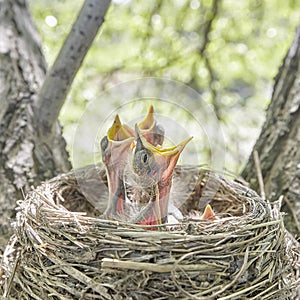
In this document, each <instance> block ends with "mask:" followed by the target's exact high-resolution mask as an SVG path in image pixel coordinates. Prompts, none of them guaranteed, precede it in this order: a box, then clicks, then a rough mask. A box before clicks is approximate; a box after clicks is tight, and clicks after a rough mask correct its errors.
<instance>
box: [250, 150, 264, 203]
mask: <svg viewBox="0 0 300 300" xmlns="http://www.w3.org/2000/svg"><path fill="white" fill-rule="evenodd" d="M253 158H254V164H255V169H256V174H257V179H258V184H259V190H260V195H261V198H262V199H263V200H266V194H265V185H264V180H263V176H262V172H261V166H260V160H259V156H258V152H257V150H254V151H253Z"/></svg>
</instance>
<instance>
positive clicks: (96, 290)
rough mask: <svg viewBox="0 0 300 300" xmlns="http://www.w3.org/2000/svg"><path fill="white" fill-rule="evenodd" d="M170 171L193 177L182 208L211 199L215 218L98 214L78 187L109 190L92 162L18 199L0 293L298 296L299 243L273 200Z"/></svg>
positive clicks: (186, 171)
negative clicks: (146, 223)
mask: <svg viewBox="0 0 300 300" xmlns="http://www.w3.org/2000/svg"><path fill="white" fill-rule="evenodd" d="M176 176H177V177H178V178H180V176H184V178H186V176H189V178H190V179H189V180H190V182H193V184H191V186H193V189H192V191H191V193H190V195H189V199H188V200H187V201H186V202H185V203H184V205H182V206H181V210H182V212H183V213H184V214H186V215H188V214H189V213H190V212H191V211H192V210H197V209H199V207H201V206H203V203H202V202H203V201H204V202H205V201H206V200H207V199H209V198H210V200H211V204H212V206H213V207H214V209H215V210H216V211H217V213H218V214H219V215H221V216H222V217H221V218H220V220H217V221H201V220H194V219H193V218H191V217H189V218H186V219H185V220H184V221H182V222H180V223H179V224H176V225H173V226H172V225H170V224H166V225H160V226H158V228H159V230H157V231H149V230H145V227H143V226H140V225H134V224H128V223H123V222H120V221H113V220H105V219H102V218H100V217H99V215H100V212H99V211H97V210H95V209H94V207H93V206H91V205H90V204H89V203H88V202H87V201H86V198H85V196H84V195H83V193H82V187H80V186H79V184H78V182H80V178H81V177H84V178H85V182H86V184H87V185H86V188H87V189H88V190H91V189H92V190H93V189H95V191H96V190H97V189H98V192H99V187H101V188H100V193H102V194H103V195H105V194H106V193H107V190H106V187H105V185H103V183H102V185H101V184H100V178H101V177H102V178H103V177H105V175H104V174H103V170H102V169H101V170H100V172H99V171H97V170H96V169H95V168H92V167H87V168H84V169H82V170H80V172H78V173H77V176H75V175H74V173H68V174H65V175H61V176H59V177H57V178H54V179H52V180H50V181H48V182H46V183H44V184H43V185H41V186H39V187H38V188H36V189H34V190H33V191H32V192H31V193H30V194H29V195H28V196H27V198H26V199H25V200H24V201H19V203H18V205H19V206H18V213H17V220H16V222H15V223H14V229H15V234H14V236H13V237H12V238H11V240H10V243H9V244H8V246H7V248H6V250H5V254H4V258H3V262H2V267H1V275H2V278H1V287H0V291H1V293H2V294H3V295H4V299H39V300H41V299H43V300H44V299H87V300H89V299H220V300H221V299H222V300H225V299H300V296H299V295H300V294H299V293H300V291H299V283H300V282H299V270H300V259H299V257H300V255H299V245H298V244H297V243H296V241H295V240H294V239H293V238H292V237H291V236H290V235H289V234H288V233H287V232H286V230H285V229H284V226H283V220H282V215H281V214H280V212H279V205H278V203H277V204H275V205H273V206H271V205H270V204H269V203H268V202H266V201H263V200H262V199H261V198H260V197H259V196H258V195H257V194H256V193H255V192H253V191H251V190H249V189H248V188H247V187H244V186H242V185H240V184H238V183H235V182H232V181H227V180H225V179H224V178H223V177H221V176H219V175H217V174H215V173H213V172H211V171H205V170H201V169H199V168H196V167H195V168H183V167H182V168H177V171H176ZM175 180H176V179H175ZM203 199H204V200H203ZM205 199H206V200H205ZM94 200H95V201H96V200H97V199H94ZM100 211H101V207H100ZM152 227H153V226H152Z"/></svg>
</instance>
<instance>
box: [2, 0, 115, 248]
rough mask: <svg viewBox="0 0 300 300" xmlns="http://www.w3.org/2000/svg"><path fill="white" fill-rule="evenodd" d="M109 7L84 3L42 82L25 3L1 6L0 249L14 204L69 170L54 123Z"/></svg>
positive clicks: (92, 0) (15, 0)
mask: <svg viewBox="0 0 300 300" xmlns="http://www.w3.org/2000/svg"><path fill="white" fill-rule="evenodd" d="M109 3H110V0H104V1H98V0H86V2H85V4H84V6H83V8H82V10H81V13H80V14H79V16H78V19H77V21H76V23H75V24H74V26H73V29H72V31H71V33H70V35H69V37H68V38H67V41H66V43H65V45H64V47H63V48H62V50H61V53H60V55H59V57H58V59H57V61H56V62H55V64H54V68H53V69H52V70H51V71H50V72H49V75H48V76H47V77H46V69H47V67H46V62H45V59H44V56H43V54H42V51H41V43H40V39H39V36H38V33H37V31H36V29H35V27H34V25H33V22H32V20H31V17H30V15H29V13H28V9H27V6H26V1H25V0H3V1H1V2H0V37H1V39H0V104H1V110H0V215H1V217H2V218H1V222H0V250H1V248H3V246H4V245H5V244H6V240H7V238H8V237H9V236H10V233H11V227H10V222H11V219H12V218H13V217H14V215H15V212H14V208H15V204H16V200H18V199H21V198H22V197H23V196H24V195H25V194H26V193H27V191H28V190H29V189H30V187H31V186H32V185H38V184H40V183H41V181H43V180H46V179H49V178H51V177H54V176H55V175H57V174H59V173H62V172H66V171H68V170H70V168H71V164H70V162H69V160H68V153H67V151H66V149H65V147H66V143H65V140H64V139H63V137H62V134H61V127H60V125H59V124H58V122H57V118H58V114H59V111H60V108H61V106H62V104H63V102H64V100H65V97H66V95H67V93H68V90H69V87H70V85H71V83H72V81H73V79H74V76H75V74H76V72H77V71H78V69H79V67H80V65H81V63H82V60H83V58H84V56H85V54H86V53H87V50H88V48H89V47H90V45H91V43H92V41H93V39H94V37H95V35H96V33H97V30H98V29H99V27H100V26H101V24H102V23H103V20H104V15H105V13H106V11H107V9H108V6H109ZM45 77H46V80H45ZM43 82H44V84H43ZM42 84H43V85H42ZM41 86H42V89H41ZM37 95H39V96H37Z"/></svg>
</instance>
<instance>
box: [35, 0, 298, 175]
mask: <svg viewBox="0 0 300 300" xmlns="http://www.w3.org/2000/svg"><path fill="white" fill-rule="evenodd" d="M82 4H83V1H82V0H80V1H71V0H52V1H46V0H35V1H33V0H29V7H30V11H31V13H32V15H33V19H34V22H35V23H36V26H37V28H38V31H39V32H40V35H41V38H42V43H43V50H44V54H45V56H46V60H47V62H48V65H49V67H50V66H51V65H52V64H53V62H54V60H55V57H56V56H57V54H58V52H59V49H60V47H61V46H62V43H63V41H64V39H65V37H66V35H67V34H68V32H69V31H70V29H71V26H72V23H73V22H74V20H75V19H76V16H77V12H78V11H79V9H80V7H81V5H82ZM299 21H300V3H299V1H297V0H293V1H291V0H288V1H286V0H273V1H262V0H244V1H234V0H215V1H213V0H202V1H200V0H188V1H186V0H164V1H155V0H154V1H142V0H131V1H130V0H127V1H125V0H115V1H113V3H112V5H111V7H110V9H109V12H108V14H107V16H106V22H105V24H104V26H103V27H102V28H101V30H100V32H99V34H98V35H97V37H96V39H95V41H94V43H93V46H92V47H91V49H90V50H89V52H88V55H87V57H86V59H85V61H84V63H83V65H82V67H81V69H80V71H79V72H78V74H77V76H76V78H75V80H74V83H73V86H72V89H71V91H70V94H69V96H68V99H67V101H66V103H65V105H64V107H63V110H62V112H61V115H60V120H61V122H62V124H63V126H64V136H65V138H66V140H67V142H68V148H69V149H70V150H71V148H72V144H73V140H74V134H75V132H76V128H77V124H78V122H79V120H80V118H81V116H82V113H83V112H84V110H85V107H86V105H87V103H89V102H91V101H95V99H97V98H99V97H101V96H100V95H101V94H102V93H103V91H105V90H107V89H108V88H111V87H112V86H115V85H117V84H119V83H122V82H125V81H128V80H132V79H137V78H141V77H146V76H150V77H159V78H168V79H172V80H176V81H179V82H182V83H184V84H186V85H188V86H190V87H191V88H193V89H194V90H195V91H197V92H198V93H200V94H201V97H202V99H203V101H205V102H206V103H207V104H208V105H210V106H211V107H212V108H213V109H214V112H215V114H216V116H217V118H218V121H219V123H220V126H221V128H222V130H223V133H224V137H225V149H224V152H226V162H225V167H226V169H227V170H230V171H231V172H234V173H238V172H239V171H241V169H242V167H243V165H244V164H245V163H246V160H247V157H248V155H249V154H250V152H251V149H252V146H253V144H254V142H255V140H256V138H257V137H258V134H259V132H260V128H261V125H262V123H263V121H264V117H265V112H264V111H265V109H266V108H267V106H268V103H269V102H270V99H271V95H272V86H273V83H274V77H275V76H276V74H277V72H278V69H279V67H280V65H281V63H282V60H283V58H284V56H285V54H286V52H287V50H288V48H289V46H290V44H291V42H292V39H293V35H294V31H295V28H296V26H297V25H298V23H300V22H299ZM103 105H105V104H103ZM111 105H115V106H118V103H117V102H115V103H112V104H111ZM100 117H103V118H104V117H105V116H100ZM126 118H128V119H130V118H131V116H130V115H126ZM186 118H187V119H186ZM179 121H181V122H184V123H185V122H186V123H188V122H189V120H188V117H186V116H182V120H179ZM199 149H200V150H199V151H200V154H199V155H200V156H202V157H203V160H205V157H206V156H207V151H208V150H207V149H206V148H205V147H202V148H201V147H199ZM84 153H85V149H84V147H83V149H82V155H83V156H84V155H85V154H84ZM87 163H89V162H88V161H87Z"/></svg>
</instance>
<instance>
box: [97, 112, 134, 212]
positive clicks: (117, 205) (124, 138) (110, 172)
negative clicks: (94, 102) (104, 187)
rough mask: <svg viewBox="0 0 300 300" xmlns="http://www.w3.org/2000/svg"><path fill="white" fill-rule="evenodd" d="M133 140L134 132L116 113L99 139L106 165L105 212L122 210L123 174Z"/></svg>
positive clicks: (123, 196)
mask: <svg viewBox="0 0 300 300" xmlns="http://www.w3.org/2000/svg"><path fill="white" fill-rule="evenodd" d="M133 141H134V132H133V130H132V129H130V128H129V127H128V126H126V125H123V124H122V123H121V121H120V118H119V116H118V115H116V117H115V119H114V122H113V125H112V126H111V127H110V128H109V130H108V132H107V135H106V136H105V137H104V138H103V139H102V140H101V143H100V145H101V152H102V160H103V163H104V165H105V167H106V171H107V179H108V187H109V197H110V199H109V203H108V207H107V210H106V214H116V213H117V212H118V213H121V212H122V211H123V201H124V198H125V195H124V186H123V174H124V168H125V165H126V162H127V157H128V153H129V151H130V145H131V144H132V143H133Z"/></svg>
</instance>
